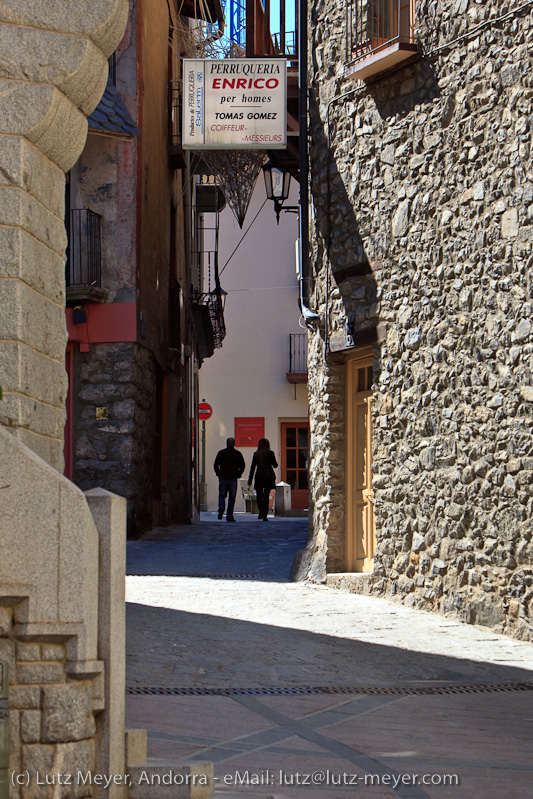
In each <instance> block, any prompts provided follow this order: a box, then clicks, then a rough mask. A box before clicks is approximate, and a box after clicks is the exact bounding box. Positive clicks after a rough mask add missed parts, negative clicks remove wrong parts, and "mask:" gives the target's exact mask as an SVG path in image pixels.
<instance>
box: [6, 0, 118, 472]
mask: <svg viewBox="0 0 533 799" xmlns="http://www.w3.org/2000/svg"><path fill="white" fill-rule="evenodd" d="M127 13H128V4H127V1H126V0H96V2H91V3H81V4H78V3H77V4H75V6H73V5H72V4H65V3H60V4H58V3H53V2H51V0H24V2H20V0H4V2H2V5H1V8H0V50H1V52H2V63H1V65H0V166H1V168H0V230H1V233H0V236H1V239H0V341H1V342H2V345H1V347H0V385H1V386H2V388H3V392H4V400H3V402H2V403H1V405H0V423H1V424H3V425H5V426H7V427H9V428H10V430H11V431H12V432H13V434H14V435H15V436H16V437H17V438H19V439H20V440H21V441H23V442H24V443H25V444H27V445H28V446H30V447H31V448H32V449H33V450H34V451H35V452H37V453H39V455H41V456H42V457H43V458H44V459H45V460H47V461H48V462H49V463H51V464H52V465H53V466H54V467H55V468H57V469H58V470H59V471H62V469H63V426H64V423H65V412H64V402H65V396H66V389H67V381H66V375H65V369H64V354H65V344H66V330H65V318H64V273H63V269H64V252H65V246H66V235H65V227H64V222H63V215H64V176H63V172H64V171H65V170H67V169H69V168H70V167H71V166H72V164H73V163H74V162H75V161H76V159H77V157H78V156H79V154H80V152H81V150H82V148H83V144H84V141H85V137H86V133H87V121H86V115H87V114H90V113H91V111H92V110H93V109H94V107H95V106H96V105H97V103H98V101H99V99H100V97H101V96H102V93H103V91H104V88H105V84H106V78H107V57H108V56H109V55H110V54H111V52H112V51H113V49H114V47H115V46H116V44H117V42H118V41H119V40H120V37H121V35H122V33H123V30H124V27H125V24H126V17H127Z"/></svg>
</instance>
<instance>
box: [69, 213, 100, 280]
mask: <svg viewBox="0 0 533 799" xmlns="http://www.w3.org/2000/svg"><path fill="white" fill-rule="evenodd" d="M101 221H102V217H101V216H100V214H95V213H94V211H90V210H89V209H88V208H74V209H72V210H71V211H70V214H69V215H68V217H67V236H68V247H67V263H66V282H67V286H96V287H98V288H100V287H101V286H102V246H101Z"/></svg>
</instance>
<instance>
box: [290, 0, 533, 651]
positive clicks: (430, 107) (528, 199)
mask: <svg viewBox="0 0 533 799" xmlns="http://www.w3.org/2000/svg"><path fill="white" fill-rule="evenodd" d="M532 11H533V5H532V4H531V3H527V4H524V3H520V2H504V0H493V2H491V3H486V2H481V1H480V0H432V2H429V0H424V1H422V2H418V3H416V18H415V35H416V41H417V44H418V55H417V56H415V57H414V59H413V61H412V62H411V63H408V65H407V66H403V67H400V68H398V69H396V71H393V72H389V73H388V74H384V75H382V76H380V77H378V78H377V79H373V80H372V81H369V82H368V83H366V84H365V83H363V81H354V80H352V81H349V80H346V79H344V77H343V76H344V69H345V66H346V39H345V36H346V15H345V8H344V6H339V4H338V3H335V2H332V0H316V2H311V6H310V19H311V24H310V32H309V37H310V38H309V52H310V63H309V80H310V87H311V90H310V131H311V149H310V165H311V178H310V180H311V193H312V202H313V210H314V220H315V224H314V229H313V230H312V236H311V248H312V266H313V269H314V273H315V278H316V286H315V294H314V298H313V299H314V303H315V305H314V308H315V309H316V310H317V313H319V315H320V318H321V324H320V326H319V328H317V330H315V331H314V332H313V333H312V334H311V336H310V367H309V372H310V374H309V388H310V415H311V429H312V452H311V468H310V471H311V486H312V495H313V497H314V500H315V503H314V511H313V523H312V524H313V528H312V537H311V539H310V542H309V545H308V548H307V551H306V552H305V553H304V555H303V557H302V561H301V564H300V569H299V576H300V577H304V576H307V577H314V578H315V579H324V575H325V572H326V571H328V572H343V571H344V546H345V516H344V501H345V484H344V472H345V458H346V451H345V433H344V424H345V419H344V414H345V392H344V355H339V354H338V353H332V352H331V351H330V347H329V342H330V341H331V336H332V335H334V334H335V332H338V331H344V329H345V326H346V322H347V319H348V314H350V313H352V314H353V315H354V316H353V317H352V319H354V328H355V332H356V341H357V338H358V337H359V338H360V340H365V335H366V337H367V339H368V338H369V337H370V338H372V334H374V340H375V342H376V343H375V344H374V365H373V386H372V388H373V395H374V396H373V426H374V428H373V429H374V434H373V472H374V478H373V490H374V502H375V518H376V536H377V549H376V552H375V557H374V571H373V573H372V575H371V576H370V577H369V579H368V580H367V581H365V582H364V583H363V582H362V581H361V583H360V585H359V588H357V587H356V588H355V590H365V591H369V592H371V593H377V594H380V595H388V596H391V595H395V596H397V597H400V598H401V599H402V600H403V601H404V603H405V604H407V605H411V606H416V607H420V608H424V609H432V610H437V611H441V612H448V611H453V612H455V613H457V614H459V616H460V617H461V618H463V619H464V620H466V621H468V622H471V623H477V624H484V625H489V626H494V627H497V628H498V629H501V630H504V631H506V632H509V633H511V634H512V635H515V636H517V637H519V638H522V639H526V640H532V639H533V636H532V633H531V618H532V612H533V544H532V541H531V536H532V516H533V433H532V413H531V411H532V403H533V370H532V365H533V339H532V335H531V329H532V315H531V310H532V293H533V169H532V162H531V126H532V124H533V117H532V115H531V108H532V99H533V69H532V66H533V65H532V60H533V27H532V24H531V20H532ZM352 352H353V350H352ZM344 354H346V353H344ZM361 586H363V587H362V588H361Z"/></svg>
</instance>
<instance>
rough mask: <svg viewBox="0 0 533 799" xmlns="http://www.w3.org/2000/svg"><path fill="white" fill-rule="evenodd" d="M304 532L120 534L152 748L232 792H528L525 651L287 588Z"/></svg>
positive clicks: (337, 795)
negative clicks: (210, 765) (206, 771)
mask: <svg viewBox="0 0 533 799" xmlns="http://www.w3.org/2000/svg"><path fill="white" fill-rule="evenodd" d="M306 534H307V520H305V519H277V520H274V519H272V520H271V521H269V522H268V524H264V523H263V522H258V520H257V519H256V518H255V517H251V516H249V515H245V514H238V515H237V522H236V523H235V524H228V523H226V522H225V521H221V522H219V521H218V520H217V519H216V515H215V514H203V515H202V522H201V523H200V524H199V525H190V526H177V527H171V528H161V529H158V530H154V531H152V533H151V534H149V535H147V536H146V537H145V538H144V539H143V540H141V541H131V542H129V543H128V575H129V576H128V578H127V600H128V603H129V604H128V611H127V613H128V615H127V620H128V622H127V623H128V643H127V654H128V662H127V681H128V686H129V688H128V690H129V693H128V697H127V700H128V701H127V708H128V723H129V725H130V726H132V727H145V728H147V729H148V730H149V755H150V757H151V758H154V759H156V760H157V761H159V762H161V763H175V764H176V763H178V762H182V761H183V760H186V761H194V760H197V761H204V760H211V761H213V762H214V763H215V776H216V794H215V795H216V796H217V797H218V796H220V797H224V799H235V798H236V797H248V796H250V797H257V799H267V797H274V799H302V798H303V797H304V794H305V795H307V792H309V791H311V798H312V799H341V797H342V799H346V798H347V797H349V796H364V797H372V799H381V798H382V797H402V798H405V799H411V797H412V798H413V799H415V798H416V799H423V797H432V798H433V797H439V798H440V797H442V799H448V797H471V798H472V799H477V797H479V798H480V799H481V798H482V799H503V798H504V797H507V796H512V797H513V799H522V797H524V799H525V798H526V797H528V799H529V797H530V796H531V784H532V778H533V754H532V749H533V747H532V733H533V647H532V646H531V645H530V644H526V643H523V642H519V641H515V640H513V639H510V638H507V637H504V636H500V635H497V634H495V633H492V632H491V631H490V630H487V629H483V628H476V627H471V626H468V625H463V624H460V623H459V622H455V621H453V620H451V619H447V618H445V617H442V616H437V615H434V614H429V613H421V612H420V611H415V610H411V609H409V608H405V607H403V606H401V605H399V604H393V603H390V602H387V601H385V600H379V599H376V598H370V597H363V596H357V595H354V594H347V593H341V592H339V591H335V590H334V589H330V588H326V587H325V586H312V585H308V584H302V583H291V582H290V581H289V572H290V566H291V562H292V559H293V557H294V554H295V552H296V551H297V550H298V549H301V548H302V547H303V546H304V544H305V541H306V537H307V535H306ZM195 693H196V694H197V695H195ZM413 774H417V775H418V777H417V778H413V777H412V775H413ZM456 779H458V781H459V784H443V783H445V782H447V783H453V782H456ZM365 780H366V781H367V783H368V781H369V780H371V781H372V782H373V784H371V785H369V784H366V785H365ZM428 782H429V784H425V783H428Z"/></svg>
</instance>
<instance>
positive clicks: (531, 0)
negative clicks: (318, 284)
mask: <svg viewBox="0 0 533 799" xmlns="http://www.w3.org/2000/svg"><path fill="white" fill-rule="evenodd" d="M531 7H533V0H528V1H527V2H526V3H522V5H520V6H518V7H517V8H514V9H511V11H508V12H507V13H505V14H502V15H501V16H500V17H495V18H494V19H489V20H486V21H485V22H482V23H481V24H480V25H477V26H476V27H475V28H473V29H472V30H471V31H467V32H466V33H464V34H463V35H462V36H458V37H457V38H456V39H452V40H451V41H449V42H445V43H444V44H442V45H439V47H435V48H433V50H429V51H428V52H427V53H421V54H420V55H419V57H418V59H417V60H416V62H413V61H410V62H409V63H408V64H400V65H399V66H398V67H396V68H395V69H393V70H390V71H388V72H387V77H390V76H391V75H393V74H395V73H396V72H400V71H401V70H402V69H405V67H406V66H412V64H413V63H418V61H422V60H424V59H428V58H431V57H432V56H433V55H435V54H436V53H439V52H441V51H442V50H446V49H448V48H450V47H452V46H453V45H455V44H458V43H459V42H461V41H464V40H465V39H469V38H471V37H472V36H475V34H476V33H478V32H479V31H480V30H483V29H485V28H488V27H490V26H491V25H495V24H497V23H499V22H503V21H505V20H506V19H509V18H510V17H516V16H517V15H518V14H519V13H520V12H521V11H524V10H525V9H526V8H531ZM367 89H368V87H367V86H366V85H365V86H355V87H354V88H353V89H350V90H349V91H347V92H343V93H342V94H338V95H337V96H336V97H333V98H332V99H331V100H330V101H329V102H328V104H327V108H326V129H327V148H326V205H327V209H328V210H327V212H326V222H327V229H326V236H325V238H326V253H328V252H329V249H330V246H331V220H330V214H329V209H330V208H331V185H330V178H329V167H330V152H331V129H330V109H331V106H332V105H333V103H337V102H338V101H339V100H343V99H344V98H345V97H351V96H353V95H355V94H364V93H365V92H366V91H367ZM326 270H327V271H326V312H325V334H324V346H325V348H326V351H327V347H328V342H329V290H330V274H329V273H330V263H329V259H328V261H327V264H326Z"/></svg>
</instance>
